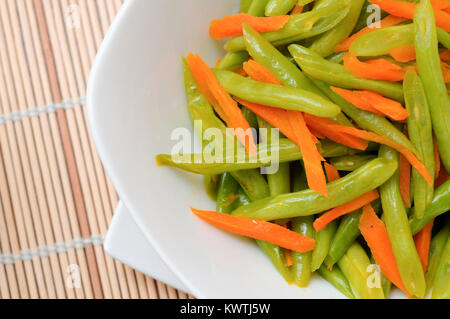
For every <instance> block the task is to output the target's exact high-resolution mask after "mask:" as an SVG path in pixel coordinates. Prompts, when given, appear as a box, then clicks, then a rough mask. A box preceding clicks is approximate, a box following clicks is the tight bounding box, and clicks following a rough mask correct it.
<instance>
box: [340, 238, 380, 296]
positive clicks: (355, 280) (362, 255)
mask: <svg viewBox="0 0 450 319" xmlns="http://www.w3.org/2000/svg"><path fill="white" fill-rule="evenodd" d="M338 265H339V268H340V269H341V270H342V272H343V273H344V275H345V277H346V278H347V280H348V281H349V283H350V286H351V288H352V292H353V295H354V296H355V297H356V298H358V299H384V294H383V289H382V288H381V287H376V286H375V287H373V288H370V287H369V284H368V282H369V280H370V278H369V276H370V275H371V273H370V272H369V269H370V267H369V266H370V265H371V263H370V260H369V257H367V254H366V252H365V251H364V249H363V248H362V247H361V246H360V245H359V244H358V243H356V242H355V243H353V245H352V246H351V247H350V248H349V249H348V251H347V252H346V254H345V255H344V256H342V258H341V259H340V260H339V261H338Z"/></svg>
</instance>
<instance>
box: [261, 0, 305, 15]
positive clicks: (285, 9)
mask: <svg viewBox="0 0 450 319" xmlns="http://www.w3.org/2000/svg"><path fill="white" fill-rule="evenodd" d="M297 1H298V0H270V1H269V3H268V4H267V6H266V16H268V17H274V16H281V15H284V14H287V13H289V12H291V10H292V9H294V7H295V4H296V3H297Z"/></svg>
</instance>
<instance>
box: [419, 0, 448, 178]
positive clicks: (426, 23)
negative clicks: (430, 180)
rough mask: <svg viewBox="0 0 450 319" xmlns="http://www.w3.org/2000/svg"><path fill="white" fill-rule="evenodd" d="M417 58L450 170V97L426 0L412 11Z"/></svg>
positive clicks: (430, 11)
mask: <svg viewBox="0 0 450 319" xmlns="http://www.w3.org/2000/svg"><path fill="white" fill-rule="evenodd" d="M414 30H415V38H414V43H415V48H416V61H417V67H418V69H419V74H420V79H421V80H422V83H423V86H424V88H425V93H426V96H427V100H428V105H429V107H430V114H431V121H432V123H433V131H434V134H435V135H436V140H437V144H438V147H439V154H440V156H441V160H442V163H443V164H444V166H445V169H446V170H447V172H450V127H449V125H448V123H450V99H449V97H448V94H447V88H446V86H445V81H444V77H443V75H442V71H441V61H440V57H439V51H438V41H437V34H436V24H435V20H434V14H433V8H432V6H431V3H430V1H429V0H424V1H422V2H420V4H419V5H418V6H417V9H416V11H415V15H414Z"/></svg>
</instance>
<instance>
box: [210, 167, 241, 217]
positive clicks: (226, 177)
mask: <svg viewBox="0 0 450 319" xmlns="http://www.w3.org/2000/svg"><path fill="white" fill-rule="evenodd" d="M240 188H241V187H240V186H239V183H238V182H236V180H235V179H234V178H233V176H232V175H231V174H230V173H224V174H222V176H221V177H220V184H219V189H218V192H217V208H216V209H217V211H218V212H220V213H225V214H230V213H231V212H232V211H233V209H234V208H235V207H234V206H233V204H234V202H235V201H236V199H237V198H238V197H239V195H238V194H237V192H238V190H239V189H240Z"/></svg>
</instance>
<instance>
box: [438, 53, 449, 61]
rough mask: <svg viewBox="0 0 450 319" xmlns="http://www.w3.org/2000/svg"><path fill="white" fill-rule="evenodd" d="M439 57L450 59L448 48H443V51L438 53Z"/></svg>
mask: <svg viewBox="0 0 450 319" xmlns="http://www.w3.org/2000/svg"><path fill="white" fill-rule="evenodd" d="M440 57H441V60H442V61H447V62H448V61H450V50H445V51H444V52H442V53H441V54H440Z"/></svg>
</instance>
